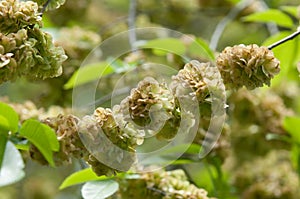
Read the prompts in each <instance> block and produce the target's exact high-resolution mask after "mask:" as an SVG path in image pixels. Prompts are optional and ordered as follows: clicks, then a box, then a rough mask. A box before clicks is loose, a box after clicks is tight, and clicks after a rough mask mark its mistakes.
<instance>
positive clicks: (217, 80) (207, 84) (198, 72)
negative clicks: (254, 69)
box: [171, 60, 225, 103]
mask: <svg viewBox="0 0 300 199" xmlns="http://www.w3.org/2000/svg"><path fill="white" fill-rule="evenodd" d="M222 85H223V81H222V79H221V76H220V73H219V71H218V69H217V68H216V67H214V66H213V65H212V64H211V63H200V62H198V61H196V60H192V61H190V62H189V63H187V64H186V65H185V66H184V68H183V69H182V70H180V71H179V72H178V74H177V75H175V76H173V77H172V85H171V88H172V90H173V94H174V95H175V96H180V97H181V96H184V95H186V94H185V93H183V92H186V90H188V97H193V96H195V97H196V99H197V100H198V101H199V103H201V102H203V101H205V100H206V99H207V97H208V96H209V95H210V92H214V94H216V93H217V92H216V91H218V90H220V91H221V92H222V90H223V89H222ZM182 87H183V88H184V89H181V88H182ZM221 94H223V95H224V96H225V94H224V93H223V92H222V93H221Z"/></svg>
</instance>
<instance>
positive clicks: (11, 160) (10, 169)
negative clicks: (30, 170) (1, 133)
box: [0, 141, 25, 186]
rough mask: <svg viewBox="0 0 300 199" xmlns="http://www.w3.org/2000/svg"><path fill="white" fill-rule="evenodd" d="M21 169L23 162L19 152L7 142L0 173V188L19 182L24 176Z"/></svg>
mask: <svg viewBox="0 0 300 199" xmlns="http://www.w3.org/2000/svg"><path fill="white" fill-rule="evenodd" d="M23 169H24V162H23V159H22V156H21V154H20V152H19V151H18V150H17V149H16V148H15V147H14V145H13V144H12V143H11V142H9V141H8V142H7V144H6V149H5V154H4V159H3V165H2V168H1V171H0V186H6V185H9V184H12V183H15V182H17V181H19V180H21V179H22V178H23V177H24V176H25V173H24V171H23Z"/></svg>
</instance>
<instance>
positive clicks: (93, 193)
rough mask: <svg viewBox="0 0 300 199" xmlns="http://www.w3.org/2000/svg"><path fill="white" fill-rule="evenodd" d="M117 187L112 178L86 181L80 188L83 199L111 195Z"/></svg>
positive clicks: (96, 198) (94, 198)
mask: <svg viewBox="0 0 300 199" xmlns="http://www.w3.org/2000/svg"><path fill="white" fill-rule="evenodd" d="M118 189H119V184H118V183H117V182H116V181H114V180H103V181H92V182H87V183H85V184H84V185H83V187H82V189H81V194H82V197H83V198H84V199H104V198H107V197H109V196H111V195H113V194H114V193H115V192H116V191H118Z"/></svg>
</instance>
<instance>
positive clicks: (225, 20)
mask: <svg viewBox="0 0 300 199" xmlns="http://www.w3.org/2000/svg"><path fill="white" fill-rule="evenodd" d="M252 3H253V0H250V1H249V0H243V1H240V2H239V3H238V4H237V5H236V6H235V7H233V8H232V9H231V10H230V11H229V13H228V14H227V15H226V17H224V18H223V19H222V20H221V21H220V22H219V23H218V25H217V27H216V29H215V31H214V33H213V35H212V37H211V40H210V45H209V47H210V49H212V50H216V48H217V45H218V42H219V40H220V37H221V35H222V33H223V31H224V29H225V27H226V26H227V24H228V23H230V22H231V21H232V20H233V19H234V18H235V17H236V16H237V15H238V14H239V13H240V12H241V11H242V10H243V9H244V8H246V7H247V6H249V5H250V4H252Z"/></svg>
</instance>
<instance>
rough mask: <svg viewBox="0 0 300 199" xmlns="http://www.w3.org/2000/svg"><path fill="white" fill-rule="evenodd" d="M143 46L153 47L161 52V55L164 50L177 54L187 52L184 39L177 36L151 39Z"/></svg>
mask: <svg viewBox="0 0 300 199" xmlns="http://www.w3.org/2000/svg"><path fill="white" fill-rule="evenodd" d="M141 47H143V48H150V49H153V50H155V51H156V52H159V54H160V55H163V54H162V52H163V51H165V52H166V53H167V52H171V53H174V54H176V55H184V53H185V52H186V48H185V46H184V44H183V43H182V41H180V40H179V39H175V38H161V39H154V40H150V41H148V42H147V43H146V44H144V45H142V46H141ZM157 50H158V51H157Z"/></svg>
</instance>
